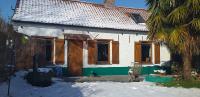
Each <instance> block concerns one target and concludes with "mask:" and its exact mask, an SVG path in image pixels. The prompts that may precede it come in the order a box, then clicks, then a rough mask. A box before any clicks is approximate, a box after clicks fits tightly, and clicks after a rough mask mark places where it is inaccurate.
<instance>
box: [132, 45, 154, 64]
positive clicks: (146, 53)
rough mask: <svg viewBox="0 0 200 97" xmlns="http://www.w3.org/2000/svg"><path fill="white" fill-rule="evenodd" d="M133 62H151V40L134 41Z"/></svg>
mask: <svg viewBox="0 0 200 97" xmlns="http://www.w3.org/2000/svg"><path fill="white" fill-rule="evenodd" d="M135 62H139V63H143V64H151V63H152V42H148V41H140V42H136V43H135Z"/></svg>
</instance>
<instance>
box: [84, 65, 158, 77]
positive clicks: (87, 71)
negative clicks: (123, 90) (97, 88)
mask: <svg viewBox="0 0 200 97" xmlns="http://www.w3.org/2000/svg"><path fill="white" fill-rule="evenodd" d="M156 69H159V68H158V67H157V66H148V67H143V68H142V72H141V73H142V74H152V73H153V70H156ZM128 70H129V67H99V68H83V76H90V75H92V74H95V75H97V76H105V75H128Z"/></svg>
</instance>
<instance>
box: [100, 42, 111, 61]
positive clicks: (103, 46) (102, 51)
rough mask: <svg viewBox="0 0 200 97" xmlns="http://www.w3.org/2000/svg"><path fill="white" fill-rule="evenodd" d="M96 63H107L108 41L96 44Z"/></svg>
mask: <svg viewBox="0 0 200 97" xmlns="http://www.w3.org/2000/svg"><path fill="white" fill-rule="evenodd" d="M97 63H99V64H101V63H109V41H99V42H97Z"/></svg>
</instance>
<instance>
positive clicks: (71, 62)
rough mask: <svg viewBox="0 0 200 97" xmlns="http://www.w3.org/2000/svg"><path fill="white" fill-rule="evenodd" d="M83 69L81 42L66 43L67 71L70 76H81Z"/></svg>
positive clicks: (70, 41) (71, 41)
mask: <svg viewBox="0 0 200 97" xmlns="http://www.w3.org/2000/svg"><path fill="white" fill-rule="evenodd" d="M82 67H83V41H79V40H69V41H68V71H69V75H70V76H81V75H82Z"/></svg>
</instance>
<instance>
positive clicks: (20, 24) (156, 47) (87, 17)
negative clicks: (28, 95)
mask: <svg viewBox="0 0 200 97" xmlns="http://www.w3.org/2000/svg"><path fill="white" fill-rule="evenodd" d="M114 3H115V0H105V2H104V4H93V3H87V2H81V1H79V0H18V1H17V4H16V9H15V13H14V15H13V17H12V23H13V25H14V28H15V30H16V31H17V32H18V33H22V34H24V35H26V36H28V37H29V42H30V43H31V45H29V47H30V46H31V50H30V51H28V52H26V54H28V55H29V56H31V57H33V56H34V55H35V54H40V55H41V56H40V58H39V60H40V62H42V65H44V64H51V65H54V66H61V67H62V68H63V70H65V72H66V73H67V74H68V75H70V76H88V75H91V74H97V75H127V72H128V69H129V66H131V65H133V64H131V63H132V62H138V63H140V64H142V65H143V68H144V69H143V72H144V73H150V72H152V70H153V69H154V66H156V65H158V66H159V65H161V64H162V63H164V62H167V61H169V60H170V53H169V50H168V49H167V47H166V46H165V45H164V44H159V43H156V42H153V41H149V40H148V39H147V32H148V29H147V26H146V24H145V21H146V20H147V18H148V16H149V13H148V12H147V11H146V10H145V9H136V8H125V7H117V6H115V5H114ZM22 52H23V53H25V50H22ZM20 55H21V54H17V56H20ZM17 58H18V57H17ZM29 58H30V57H29ZM24 59H26V60H28V57H26V58H24ZM30 60H31V59H30ZM24 61H25V60H24ZM28 62H30V63H28V65H31V64H32V62H31V61H28ZM22 63H23V62H21V63H20V62H19V63H17V66H19V67H20V66H21V65H22ZM26 66H27V64H26ZM21 67H23V66H21Z"/></svg>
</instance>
